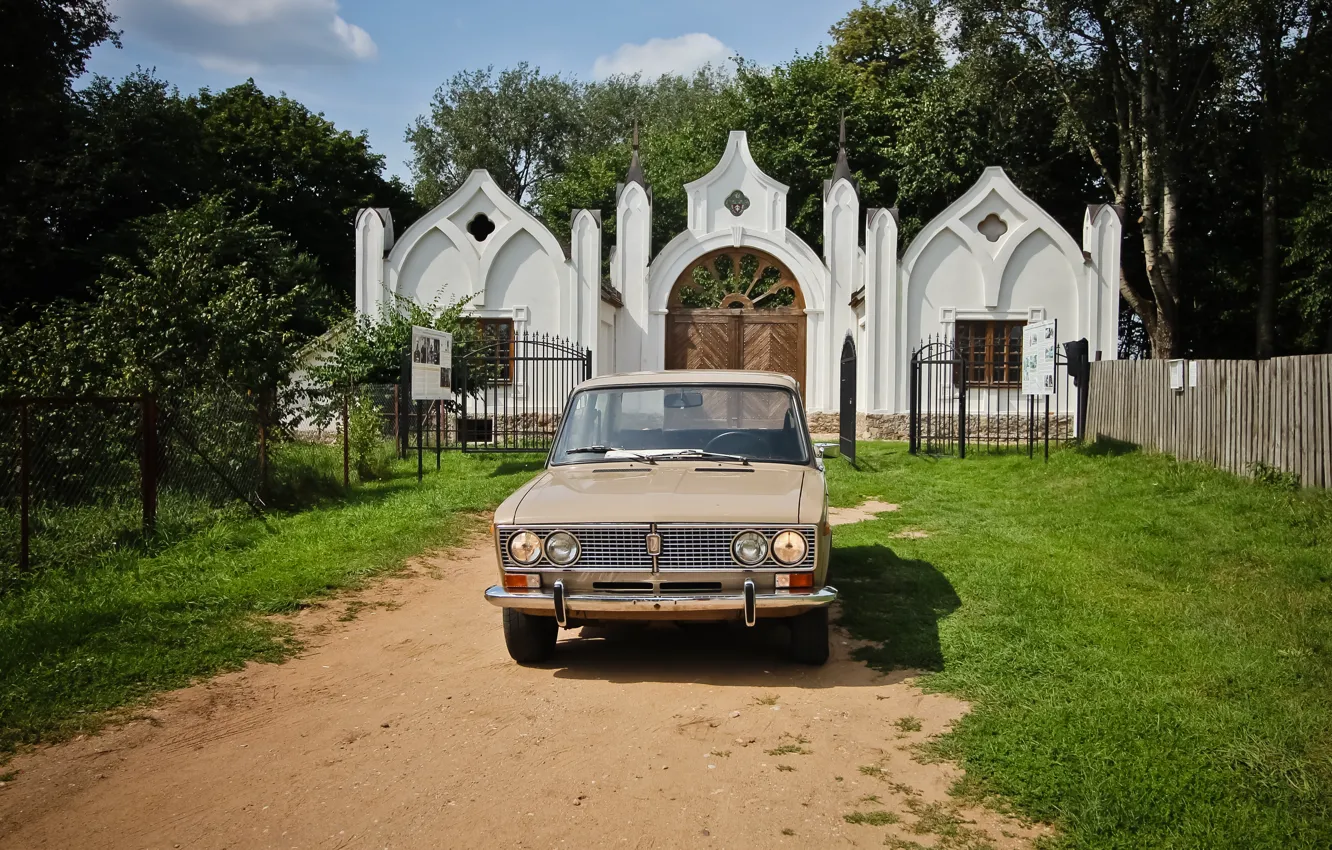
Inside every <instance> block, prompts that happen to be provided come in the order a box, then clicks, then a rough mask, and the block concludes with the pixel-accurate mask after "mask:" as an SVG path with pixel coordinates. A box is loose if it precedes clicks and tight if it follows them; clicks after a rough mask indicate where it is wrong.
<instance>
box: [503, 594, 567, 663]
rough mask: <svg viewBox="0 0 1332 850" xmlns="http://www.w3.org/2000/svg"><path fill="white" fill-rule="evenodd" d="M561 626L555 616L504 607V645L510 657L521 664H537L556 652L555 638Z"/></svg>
mask: <svg viewBox="0 0 1332 850" xmlns="http://www.w3.org/2000/svg"><path fill="white" fill-rule="evenodd" d="M559 631H560V627H559V624H558V623H556V622H555V618H554V617H537V616H534V615H532V614H524V613H523V612H522V611H519V610H518V609H516V608H505V609H504V645H505V646H507V647H508V648H509V657H511V658H512V659H513V660H514V661H517V662H518V663H519V664H536V663H538V662H541V661H546V660H548V659H549V658H550V657H551V656H552V655H554V654H555V639H556V638H557V637H558V636H559Z"/></svg>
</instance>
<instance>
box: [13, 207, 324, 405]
mask: <svg viewBox="0 0 1332 850" xmlns="http://www.w3.org/2000/svg"><path fill="white" fill-rule="evenodd" d="M138 229H139V231H140V235H141V239H142V242H143V245H144V247H143V249H142V250H141V251H140V252H139V254H138V255H137V256H136V257H132V258H131V257H112V258H110V260H109V261H108V264H107V265H108V268H107V272H106V273H105V274H104V275H102V277H101V278H100V279H99V280H98V283H97V298H96V300H95V301H94V302H92V303H89V304H82V303H77V302H61V303H59V304H57V305H54V306H52V307H51V308H49V309H48V310H47V311H46V312H45V313H44V314H43V315H42V317H41V318H40V319H37V320H34V321H31V322H28V323H26V324H24V325H22V326H19V327H17V328H14V329H12V330H10V331H8V332H6V333H4V334H0V375H3V376H5V378H6V379H7V380H6V386H5V391H6V392H7V393H16V394H27V395H42V394H53V393H69V394H77V393H85V392H86V393H93V394H115V393H141V392H158V393H163V394H172V393H178V392H181V391H185V390H189V389H193V388H198V387H211V386H215V385H217V384H218V383H226V384H229V385H230V386H232V387H234V388H236V389H240V390H244V391H247V392H249V393H251V394H252V395H254V396H255V397H256V398H269V399H271V398H273V397H274V393H275V392H276V390H277V389H278V388H279V387H280V386H281V385H282V384H283V383H284V382H285V381H286V380H287V376H288V375H289V373H290V371H291V368H292V366H293V363H294V355H295V351H296V349H297V346H298V344H299V343H300V342H301V337H300V335H299V334H297V333H296V332H295V331H294V330H293V329H292V325H293V320H294V318H295V317H296V316H297V315H298V314H299V313H300V312H301V310H302V309H303V308H304V305H305V303H306V301H307V299H308V293H309V289H310V286H311V284H312V283H313V281H314V277H315V266H314V262H313V261H312V260H311V259H310V258H309V257H307V256H305V255H303V254H300V253H298V252H297V251H296V250H295V249H294V248H293V247H292V246H290V245H289V244H287V243H286V242H284V241H283V240H282V237H281V234H280V233H278V232H277V231H275V230H274V229H273V228H271V227H269V226H267V225H264V224H261V223H259V222H258V220H257V216H256V215H255V214H254V213H247V214H245V215H241V216H236V215H233V214H232V213H231V212H230V211H229V210H228V208H227V205H226V202H225V200H224V199H222V198H217V197H208V198H205V199H204V200H202V201H200V202H199V203H198V204H196V205H195V206H192V207H189V208H187V209H184V210H177V211H172V212H166V213H159V214H157V215H154V216H149V217H147V218H144V219H140V220H139V224H138Z"/></svg>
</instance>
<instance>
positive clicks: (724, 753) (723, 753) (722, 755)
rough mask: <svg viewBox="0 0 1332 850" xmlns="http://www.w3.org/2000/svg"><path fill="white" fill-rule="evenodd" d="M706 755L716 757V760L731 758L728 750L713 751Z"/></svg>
mask: <svg viewBox="0 0 1332 850" xmlns="http://www.w3.org/2000/svg"><path fill="white" fill-rule="evenodd" d="M708 755H710V756H716V757H717V758H723V759H728V758H730V757H731V751H730V750H713V751H712V752H710V753H708Z"/></svg>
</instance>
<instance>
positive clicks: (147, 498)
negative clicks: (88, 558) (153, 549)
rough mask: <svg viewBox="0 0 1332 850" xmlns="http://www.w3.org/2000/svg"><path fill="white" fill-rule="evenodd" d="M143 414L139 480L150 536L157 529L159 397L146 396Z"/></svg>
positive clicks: (143, 402)
mask: <svg viewBox="0 0 1332 850" xmlns="http://www.w3.org/2000/svg"><path fill="white" fill-rule="evenodd" d="M139 404H140V406H141V407H142V409H143V410H142V412H143V458H142V460H141V462H140V466H139V478H140V480H141V481H142V484H143V533H144V534H145V535H150V534H152V533H153V531H154V530H155V529H156V528H157V396H155V395H152V394H151V393H149V394H147V395H144V396H143V397H142V398H141V399H140V401H139Z"/></svg>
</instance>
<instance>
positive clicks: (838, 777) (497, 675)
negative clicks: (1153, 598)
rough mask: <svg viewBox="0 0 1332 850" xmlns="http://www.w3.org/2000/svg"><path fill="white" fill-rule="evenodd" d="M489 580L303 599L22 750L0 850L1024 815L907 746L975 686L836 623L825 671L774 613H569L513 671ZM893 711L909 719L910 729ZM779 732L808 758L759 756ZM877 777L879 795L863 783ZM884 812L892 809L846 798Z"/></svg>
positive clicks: (839, 838)
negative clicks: (88, 733) (227, 652)
mask: <svg viewBox="0 0 1332 850" xmlns="http://www.w3.org/2000/svg"><path fill="white" fill-rule="evenodd" d="M493 579H494V557H493V554H492V550H490V549H489V548H488V547H487V546H484V545H478V546H474V547H472V548H469V549H466V550H462V551H457V552H454V553H451V554H449V555H447V556H442V557H439V558H434V559H427V560H424V561H422V562H421V563H420V564H419V565H417V566H416V567H415V568H414V569H413V570H411V571H409V572H408V573H407V574H406V575H405V576H402V577H396V578H392V579H387V580H385V581H384V582H382V583H380V585H379V586H378V587H377V588H376V589H374V590H373V591H370V592H368V593H366V594H363V595H361V596H360V597H359V599H357V600H354V601H353V604H354V605H355V606H356V607H357V608H358V609H359V612H358V613H357V616H356V619H354V620H352V621H349V622H343V621H341V620H339V619H338V616H339V615H340V614H342V613H343V612H344V611H345V610H346V606H347V604H348V601H347V600H342V601H339V602H337V603H333V604H331V605H328V606H324V607H322V608H319V609H311V610H309V611H306V612H303V613H302V614H300V615H299V616H298V617H296V618H295V619H296V624H297V629H298V630H299V631H300V632H301V633H302V634H305V635H307V636H309V649H308V650H307V651H306V652H305V653H304V654H303V655H302V656H301V657H299V658H297V659H294V660H291V661H289V662H287V663H285V664H281V665H258V664H256V665H251V666H249V667H248V668H247V669H245V670H244V671H242V672H239V673H234V674H228V675H224V676H220V677H218V678H216V679H213V680H211V681H209V682H206V683H202V684H199V685H196V686H194V687H190V688H187V689H184V690H181V691H178V692H176V693H173V694H170V695H168V696H166V697H164V698H163V699H162V700H160V702H159V703H158V705H157V706H156V707H155V708H153V709H152V710H149V711H146V712H143V713H142V714H141V715H139V719H136V720H133V721H131V722H128V723H126V724H124V725H121V726H118V727H115V728H113V729H110V730H108V731H106V732H105V733H103V734H101V735H98V736H93V737H88V738H83V739H80V740H76V741H72V742H69V743H66V744H62V745H59V746H55V747H50V748H46V749H43V750H40V751H37V752H34V753H30V754H27V755H25V756H22V757H20V758H18V759H16V760H15V761H14V762H13V763H12V764H11V765H9V766H8V767H7V770H17V771H18V772H19V774H18V778H17V779H16V780H15V781H12V782H9V783H6V784H5V787H3V788H0V847H4V848H7V849H8V850H19V848H23V849H24V850H26V849H27V848H34V850H36V848H96V847H107V848H133V849H134V850H141V848H177V847H184V848H223V847H231V848H270V847H271V848H284V850H285V848H316V847H318V848H334V847H375V848H382V847H388V848H440V847H500V846H502V847H577V846H596V847H629V848H642V847H662V848H670V847H686V846H689V847H703V846H711V847H744V848H753V847H776V846H789V847H806V846H824V845H829V844H833V845H854V846H882V845H883V843H884V840H885V838H887V837H889V836H898V837H900V838H902V839H907V840H911V841H918V842H920V843H921V844H922V845H924V846H940V847H963V846H967V847H973V846H986V845H984V844H977V843H976V842H977V840H979V839H981V838H982V837H987V838H988V840H989V841H990V842H992V844H993V846H994V847H999V848H1006V847H1025V846H1028V842H1029V839H1030V838H1031V837H1032V836H1033V835H1034V834H1035V830H1033V829H1028V828H1024V827H1022V826H1020V825H1018V824H1016V823H1014V822H1012V821H1009V820H1005V819H1001V818H999V817H998V816H996V815H994V814H992V813H990V812H988V811H984V810H976V809H973V808H962V809H955V808H953V804H952V803H951V801H950V800H949V798H948V796H947V789H948V787H949V786H950V784H951V783H952V781H953V780H954V779H956V777H957V771H956V769H954V768H952V767H950V766H948V765H938V764H936V765H922V764H918V763H917V762H915V761H913V760H912V759H911V757H910V754H909V752H908V751H907V748H909V746H910V745H912V744H914V743H916V742H919V741H921V740H923V739H924V738H925V737H926V736H928V735H932V734H938V733H939V732H941V731H943V730H944V729H945V728H946V727H947V726H948V724H949V723H950V722H952V721H953V720H954V719H956V718H957V717H959V716H960V715H961V714H962V713H963V712H964V711H965V710H966V706H965V704H963V703H961V702H958V701H956V700H953V699H949V698H947V697H943V696H938V695H926V694H923V693H921V692H920V691H919V690H917V689H916V688H914V687H912V686H911V685H910V683H909V681H902V679H903V678H904V677H903V676H901V675H899V676H890V677H884V676H880V675H878V674H876V673H874V672H872V671H870V670H869V669H867V668H866V667H864V666H863V665H861V664H859V663H858V662H855V661H852V660H850V659H849V658H848V649H849V648H848V646H847V644H846V639H845V638H844V637H843V636H840V635H839V636H838V637H837V638H836V639H835V640H834V653H833V659H832V660H831V661H830V662H829V663H828V665H827V666H826V667H824V668H821V669H809V668H805V667H799V666H795V665H792V664H790V663H788V662H787V661H785V660H784V658H783V651H782V648H781V646H780V643H781V640H782V637H783V636H782V633H781V631H780V629H779V628H774V629H769V630H763V629H755V630H752V631H746V630H743V629H735V630H731V631H729V632H727V631H721V632H717V631H710V630H709V629H707V628H706V627H704V628H701V629H695V630H689V631H681V630H677V629H674V628H664V627H663V628H653V629H648V630H635V629H628V630H618V631H616V632H613V633H610V634H606V633H601V634H596V635H593V634H579V633H578V632H566V633H564V634H563V635H562V636H561V641H560V647H559V651H558V653H557V656H556V661H555V663H554V664H552V665H550V666H548V667H545V668H539V669H538V668H524V667H519V666H518V665H516V664H514V663H513V662H511V661H510V660H509V658H508V655H507V654H506V653H505V650H504V642H503V636H502V634H501V632H500V622H499V613H498V611H497V610H496V609H493V608H491V607H490V606H489V605H487V604H486V603H485V602H484V601H483V599H482V597H481V593H482V590H483V589H484V588H485V587H486V586H487V585H489V584H491V583H492V582H493ZM361 605H366V607H360V606H361ZM587 631H588V632H591V631H592V630H591V629H589V630H587ZM903 718H917V719H919V721H920V730H919V731H902V730H901V729H899V728H898V726H896V725H895V721H899V720H902V719H903ZM903 725H904V726H906V727H907V728H908V729H909V728H912V727H914V725H915V724H914V723H912V722H911V721H906V722H904V723H903ZM783 745H790V747H794V748H797V749H799V750H804V751H806V752H803V753H802V752H787V753H785V754H779V755H772V754H769V753H768V752H767V751H768V750H775V749H777V748H779V747H782V746H783ZM788 749H789V747H788ZM876 766H877V767H880V768H881V771H879V772H878V773H877V775H876V774H875V773H873V772H871V773H870V774H866V773H864V772H862V770H861V768H862V767H865V768H867V769H870V770H871V771H873V768H875V767H876ZM784 768H790V769H789V770H788V769H784ZM866 795H875V796H877V797H879V798H880V801H879V802H874V801H868V802H858V801H860V800H861V799H862V798H864V797H865V796H866ZM932 803H941V804H943V806H944V810H943V811H944V812H945V813H955V815H956V816H957V817H960V818H961V819H962V820H963V823H962V825H961V827H960V830H961V834H960V836H958V835H955V836H954V837H953V838H948V837H947V836H946V833H948V832H950V831H951V832H956V830H957V829H959V828H958V827H954V828H943V829H940V828H937V827H936V829H935V832H936V833H945V835H944V836H943V837H941V836H940V835H938V834H930V833H925V834H916V833H914V832H913V831H912V828H913V826H915V825H917V824H919V823H920V818H919V817H918V815H919V813H921V812H926V813H927V815H929V814H931V812H930V811H927V807H929V806H930V804H932ZM875 810H882V811H886V812H890V813H892V814H895V815H898V816H900V818H901V821H900V822H899V823H897V824H894V825H889V826H882V825H880V826H871V825H853V824H848V823H847V822H846V821H845V820H844V818H843V815H845V814H847V813H851V812H855V811H862V812H869V811H875ZM939 813H940V811H939V810H938V809H937V808H936V809H935V810H933V812H932V814H934V815H937V814H939ZM939 820H940V819H939V818H938V817H927V818H926V821H927V822H931V821H932V822H934V823H936V824H937V823H938V822H939ZM946 820H947V819H946V818H945V821H946ZM783 830H786V832H784V831H783ZM960 839H969V840H967V841H965V842H960ZM899 846H901V845H899ZM905 846H910V845H905Z"/></svg>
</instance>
